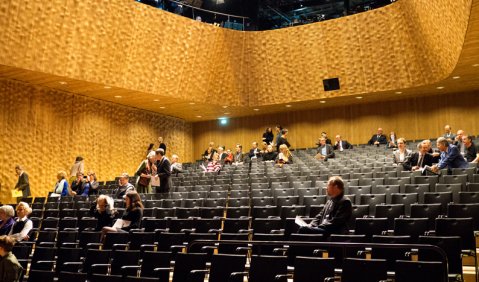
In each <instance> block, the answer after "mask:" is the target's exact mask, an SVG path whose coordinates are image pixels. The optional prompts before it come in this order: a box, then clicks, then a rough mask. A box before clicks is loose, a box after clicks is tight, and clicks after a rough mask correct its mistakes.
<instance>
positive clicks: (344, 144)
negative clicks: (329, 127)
mask: <svg viewBox="0 0 479 282" xmlns="http://www.w3.org/2000/svg"><path fill="white" fill-rule="evenodd" d="M352 148H353V145H351V144H349V142H348V141H346V140H342V139H341V135H339V134H338V135H336V143H334V147H333V149H334V150H339V151H340V152H342V151H343V150H347V149H352Z"/></svg>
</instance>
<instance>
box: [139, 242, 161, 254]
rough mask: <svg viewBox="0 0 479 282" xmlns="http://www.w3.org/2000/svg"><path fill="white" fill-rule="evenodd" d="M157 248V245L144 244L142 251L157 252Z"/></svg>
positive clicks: (141, 247)
mask: <svg viewBox="0 0 479 282" xmlns="http://www.w3.org/2000/svg"><path fill="white" fill-rule="evenodd" d="M156 248H157V245H155V244H142V245H141V246H140V251H142V252H143V251H155V250H156Z"/></svg>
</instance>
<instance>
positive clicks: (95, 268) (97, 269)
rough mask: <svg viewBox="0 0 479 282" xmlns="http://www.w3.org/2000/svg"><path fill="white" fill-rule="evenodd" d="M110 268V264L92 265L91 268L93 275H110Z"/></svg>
mask: <svg viewBox="0 0 479 282" xmlns="http://www.w3.org/2000/svg"><path fill="white" fill-rule="evenodd" d="M109 268H110V264H103V263H101V264H92V266H91V273H96V274H108V270H109Z"/></svg>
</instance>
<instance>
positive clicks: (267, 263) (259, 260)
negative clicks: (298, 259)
mask: <svg viewBox="0 0 479 282" xmlns="http://www.w3.org/2000/svg"><path fill="white" fill-rule="evenodd" d="M287 272H288V269H287V258H286V257H283V256H257V255H253V256H252V258H251V265H250V270H249V279H248V281H249V282H273V281H279V282H286V281H287V279H286V278H284V279H279V280H275V277H276V275H279V274H287ZM175 282H176V281H175Z"/></svg>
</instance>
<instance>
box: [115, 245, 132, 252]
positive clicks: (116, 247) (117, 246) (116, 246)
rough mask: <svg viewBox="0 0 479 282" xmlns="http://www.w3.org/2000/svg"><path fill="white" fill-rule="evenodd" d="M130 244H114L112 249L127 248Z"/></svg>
mask: <svg viewBox="0 0 479 282" xmlns="http://www.w3.org/2000/svg"><path fill="white" fill-rule="evenodd" d="M126 247H128V244H113V246H112V249H113V250H114V251H115V250H126Z"/></svg>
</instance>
